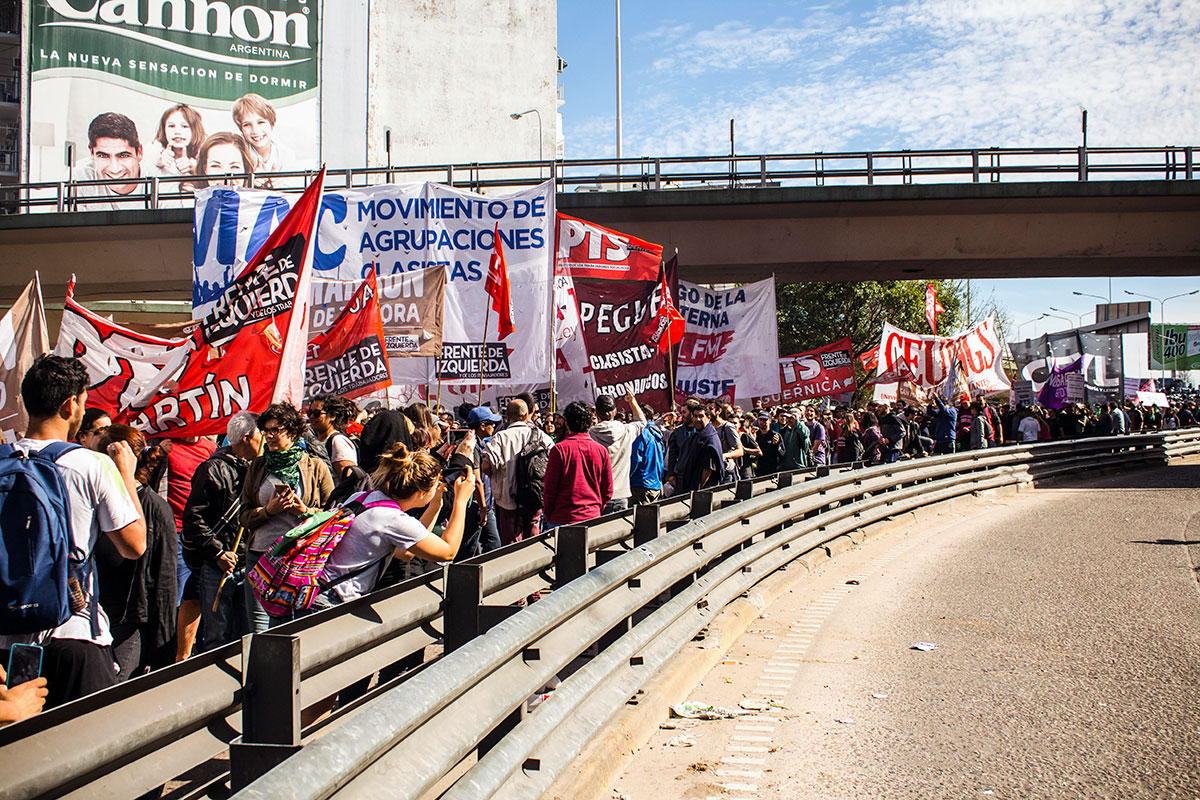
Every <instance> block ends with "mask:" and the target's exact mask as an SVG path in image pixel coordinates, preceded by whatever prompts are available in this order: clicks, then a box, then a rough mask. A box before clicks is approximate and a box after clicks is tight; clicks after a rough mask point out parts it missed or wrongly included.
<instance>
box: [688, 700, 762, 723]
mask: <svg viewBox="0 0 1200 800" xmlns="http://www.w3.org/2000/svg"><path fill="white" fill-rule="evenodd" d="M744 713H746V712H744V711H735V710H733V709H729V708H724V707H722V706H711V705H708V704H706V703H693V702H690V701H689V702H686V703H676V704H675V705H673V706H671V716H672V717H679V718H681V719H733V718H734V717H736V716H740V715H741V714H744Z"/></svg>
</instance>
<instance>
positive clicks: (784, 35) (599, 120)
mask: <svg viewBox="0 0 1200 800" xmlns="http://www.w3.org/2000/svg"><path fill="white" fill-rule="evenodd" d="M614 5H615V4H614V2H611V1H608V0H558V49H559V55H560V57H561V58H563V59H564V60H565V61H566V62H567V65H568V66H567V69H566V70H565V71H564V72H563V73H562V74H561V75H560V76H559V81H560V83H561V85H562V87H563V92H564V98H565V101H566V102H565V103H564V105H563V106H562V107H561V109H560V111H561V112H562V115H563V132H564V140H565V154H566V157H567V158H601V157H612V156H613V155H615V153H616V144H615V139H616V134H615V47H614V32H615V25H614V16H615V15H614ZM621 51H622V52H621V59H622V127H623V148H622V149H623V154H624V155H625V156H626V157H634V156H668V155H720V154H725V153H728V152H729V119H730V118H731V117H732V118H734V119H736V120H737V123H736V127H737V151H738V152H739V153H784V152H791V153H795V152H813V151H825V152H837V151H843V152H844V151H862V150H893V149H903V148H908V149H914V150H915V149H940V148H955V147H972V148H986V147H1074V146H1078V145H1079V143H1080V138H1081V131H1080V111H1081V109H1082V108H1086V109H1087V110H1088V145H1089V147H1092V146H1096V147H1102V146H1113V147H1117V146H1163V145H1168V144H1171V145H1188V144H1200V142H1197V141H1196V132H1197V130H1200V91H1198V89H1197V87H1198V86H1200V0H1162V1H1161V2H1153V0H1093V1H1090V2H1089V1H1087V0H1049V1H1048V0H910V1H909V2H894V3H889V2H878V3H875V2H857V1H852V0H844V1H842V2H838V1H836V0H835V1H834V2H820V1H819V0H817V2H787V1H786V0H750V1H749V2H737V3H734V2H715V1H713V0H653V1H651V0H625V2H623V3H622V4H621ZM1193 289H1200V275H1197V276H1196V277H1195V278H1153V277H1144V278H1114V279H1112V281H1111V290H1112V300H1113V302H1129V301H1135V302H1136V301H1137V300H1139V299H1141V298H1136V297H1132V296H1130V295H1127V294H1125V292H1126V291H1127V290H1128V291H1134V292H1139V293H1142V294H1148V295H1152V296H1154V297H1157V298H1164V297H1167V296H1170V295H1174V294H1180V293H1184V292H1190V291H1191V290H1193ZM1074 291H1078V292H1083V293H1087V294H1094V295H1100V296H1102V297H1108V296H1109V280H1108V278H1107V277H1106V276H1097V277H1096V278H1089V279H1079V278H1072V279H1030V280H978V281H973V282H972V296H973V297H987V296H988V295H992V296H994V297H995V299H996V301H997V302H998V303H999V304H1000V305H1001V306H1003V307H1004V308H1005V309H1006V311H1007V313H1008V315H1009V317H1010V319H1011V321H1012V324H1013V326H1014V327H1015V326H1017V325H1018V324H1020V323H1023V322H1025V321H1026V320H1034V319H1035V318H1037V317H1039V316H1040V315H1042V314H1058V312H1054V311H1051V310H1050V308H1049V307H1050V306H1056V307H1058V308H1061V309H1065V310H1066V311H1068V312H1073V313H1069V314H1065V315H1060V316H1065V317H1066V318H1067V319H1070V320H1071V324H1070V325H1066V324H1064V323H1063V321H1062V319H1055V318H1052V317H1046V318H1043V319H1040V320H1037V321H1035V322H1030V323H1029V324H1027V325H1024V326H1022V327H1021V328H1020V334H1021V336H1022V337H1023V338H1024V337H1028V336H1037V335H1040V334H1041V333H1044V332H1047V331H1052V330H1062V329H1064V328H1067V327H1074V326H1075V324H1077V322H1078V316H1076V315H1078V314H1084V315H1085V316H1084V322H1085V324H1086V323H1087V322H1089V321H1090V319H1091V314H1092V311H1093V309H1094V304H1095V303H1096V302H1099V301H1097V300H1095V299H1093V298H1088V297H1078V296H1075V295H1073V294H1072V292H1074ZM1152 313H1153V318H1154V321H1155V322H1158V321H1159V318H1160V304H1159V303H1158V302H1154V303H1153V305H1152ZM1166 321H1167V322H1168V323H1186V322H1191V323H1196V324H1200V294H1197V295H1195V296H1188V297H1180V298H1177V299H1174V300H1171V301H1169V302H1168V303H1167V304H1166Z"/></svg>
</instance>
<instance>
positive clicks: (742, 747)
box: [725, 743, 769, 753]
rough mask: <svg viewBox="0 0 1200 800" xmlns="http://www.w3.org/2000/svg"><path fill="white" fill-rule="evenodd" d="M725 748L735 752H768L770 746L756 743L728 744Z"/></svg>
mask: <svg viewBox="0 0 1200 800" xmlns="http://www.w3.org/2000/svg"><path fill="white" fill-rule="evenodd" d="M725 749H726V750H729V751H730V752H734V753H766V752H767V751H768V750H769V748H766V747H759V746H758V745H756V744H732V743H730V744H727V745H725Z"/></svg>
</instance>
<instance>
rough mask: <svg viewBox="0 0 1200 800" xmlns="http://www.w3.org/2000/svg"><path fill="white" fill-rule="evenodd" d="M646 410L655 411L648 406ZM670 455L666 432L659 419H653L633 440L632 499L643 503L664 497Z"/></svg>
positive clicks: (634, 502)
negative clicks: (668, 455) (663, 484)
mask: <svg viewBox="0 0 1200 800" xmlns="http://www.w3.org/2000/svg"><path fill="white" fill-rule="evenodd" d="M643 411H644V413H646V414H647V415H651V414H652V413H653V411H652V410H651V409H650V408H649V407H647V408H645V409H643ZM665 458H666V434H665V433H664V432H663V429H662V428H661V427H660V425H659V423H658V421H655V420H651V421H650V423H649V424H648V425H646V427H644V428H642V432H641V433H639V434H638V438H637V439H636V440H634V442H633V448H632V449H631V450H630V453H629V493H630V494H629V500H630V502H631V503H633V505H635V506H640V505H645V504H646V503H653V502H654V501H655V500H657V499H658V498H659V497H661V496H662V478H663V463H664V460H665Z"/></svg>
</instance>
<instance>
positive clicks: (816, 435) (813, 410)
mask: <svg viewBox="0 0 1200 800" xmlns="http://www.w3.org/2000/svg"><path fill="white" fill-rule="evenodd" d="M804 426H805V427H806V428H808V441H809V452H810V453H811V455H812V458H811V461H810V463H812V464H816V465H822V464H825V463H827V462H828V457H827V453H828V450H827V449H826V446H825V439H826V429H825V426H824V425H823V424H822V423H821V421H820V420H819V419H818V418H817V407H816V406H815V405H813V404H811V403H810V404H809V405H807V406H806V407H805V409H804Z"/></svg>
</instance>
